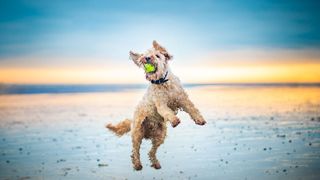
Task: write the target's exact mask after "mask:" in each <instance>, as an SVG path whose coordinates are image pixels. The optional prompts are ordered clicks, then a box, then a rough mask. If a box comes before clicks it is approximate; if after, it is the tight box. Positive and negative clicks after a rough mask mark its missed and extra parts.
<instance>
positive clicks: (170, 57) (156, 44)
mask: <svg viewBox="0 0 320 180" xmlns="http://www.w3.org/2000/svg"><path fill="white" fill-rule="evenodd" d="M152 45H153V48H154V49H155V50H158V51H159V52H160V53H161V54H163V55H164V57H166V60H170V59H172V56H171V55H170V54H169V53H168V51H167V50H166V49H165V48H164V47H162V46H161V45H160V44H159V43H158V42H157V41H155V40H154V41H153V42H152Z"/></svg>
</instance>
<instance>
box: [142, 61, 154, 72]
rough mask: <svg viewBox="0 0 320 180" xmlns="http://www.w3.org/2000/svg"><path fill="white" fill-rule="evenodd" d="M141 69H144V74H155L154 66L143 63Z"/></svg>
mask: <svg viewBox="0 0 320 180" xmlns="http://www.w3.org/2000/svg"><path fill="white" fill-rule="evenodd" d="M143 68H144V71H145V72H146V74H154V73H155V72H157V66H156V64H152V63H144V64H143Z"/></svg>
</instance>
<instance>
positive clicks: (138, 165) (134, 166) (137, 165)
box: [133, 164, 142, 171]
mask: <svg viewBox="0 0 320 180" xmlns="http://www.w3.org/2000/svg"><path fill="white" fill-rule="evenodd" d="M133 168H134V169H135V170H136V171H140V170H141V169H142V165H141V164H135V165H133Z"/></svg>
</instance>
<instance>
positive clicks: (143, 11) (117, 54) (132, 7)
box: [0, 0, 320, 66]
mask: <svg viewBox="0 0 320 180" xmlns="http://www.w3.org/2000/svg"><path fill="white" fill-rule="evenodd" d="M319 2H320V1H295V0H280V1H273V0H269V1H266V0H258V1H256V0H239V1H233V0H230V1H223V0H219V1H218V0H217V1H215V0H213V1H208V0H201V1H188V0H180V1H179V0H176V1H173V0H161V1H152V0H142V1H137V0H128V1H124V0H117V1H102V0H101V1H97V0H91V1H81V0H77V1H59V0H57V1H32V0H31V1H30V0H29V1H15V0H8V1H1V6H0V14H1V16H0V66H1V64H2V65H6V66H10V64H12V65H17V64H22V65H28V64H29V65H39V64H40V65H41V64H44V65H45V64H49V65H50V64H60V65H62V66H63V65H64V64H77V63H84V62H83V61H86V63H93V64H96V65H99V64H100V63H105V62H108V63H109V64H110V63H111V64H112V63H118V62H123V63H124V62H127V61H128V51H129V50H135V51H138V52H140V51H144V50H146V49H147V48H150V47H151V42H152V40H154V39H156V40H158V41H159V42H160V43H162V44H164V45H165V47H167V49H169V51H171V52H172V54H174V55H175V57H177V58H179V59H183V60H185V61H186V62H190V61H192V59H193V58H194V57H199V56H201V55H204V54H210V53H211V52H214V51H233V50H243V49H244V50H248V49H249V50H250V49H255V50H256V49H258V50H265V51H269V50H271V51H273V50H277V51H279V50H288V49H289V50H301V49H303V50H305V49H307V50H311V51H318V50H319V48H320V34H319V32H320V21H319V19H320V12H319V9H320V3H319ZM48 57H50V58H48ZM30 59H40V60H35V61H34V62H29V60H30ZM257 61H259V59H257Z"/></svg>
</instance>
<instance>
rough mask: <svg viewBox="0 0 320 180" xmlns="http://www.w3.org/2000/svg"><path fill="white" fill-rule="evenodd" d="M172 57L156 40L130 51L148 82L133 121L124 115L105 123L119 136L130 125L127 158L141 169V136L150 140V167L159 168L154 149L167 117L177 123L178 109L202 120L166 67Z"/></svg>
mask: <svg viewBox="0 0 320 180" xmlns="http://www.w3.org/2000/svg"><path fill="white" fill-rule="evenodd" d="M172 58H173V57H172V55H171V54H169V53H168V51H167V50H166V49H165V48H164V47H163V46H161V45H159V44H158V43H157V42H156V41H153V48H152V49H150V50H148V51H147V52H146V53H144V54H139V53H134V52H132V51H130V59H131V60H132V61H133V62H134V63H135V64H136V65H137V66H138V67H140V68H144V71H145V77H146V79H147V80H148V81H150V86H149V87H148V90H147V92H146V93H145V95H144V96H143V98H142V100H141V101H140V103H139V104H138V106H137V107H136V109H135V112H134V117H133V121H132V120H129V119H125V120H124V121H122V122H120V123H119V124H117V125H112V124H108V125H107V126H106V127H107V128H108V129H110V130H111V131H112V132H114V133H115V134H116V135H118V136H122V135H124V134H125V133H127V132H129V131H130V130H131V126H132V134H131V137H132V146H133V149H132V155H131V159H132V163H133V168H134V169H135V170H141V169H142V165H141V161H140V152H139V151H140V145H141V142H142V139H143V138H145V139H151V141H152V148H151V150H150V152H149V154H148V155H149V158H150V161H151V167H153V168H155V169H160V168H161V165H160V163H159V161H158V159H157V157H156V152H157V149H158V147H159V146H160V145H161V144H162V143H163V142H164V139H165V137H166V133H167V127H166V122H167V121H169V122H170V123H171V126H172V127H176V126H177V125H178V124H179V123H180V120H179V118H178V117H177V116H176V115H177V113H178V110H183V111H185V112H187V113H188V114H189V115H190V117H191V118H192V119H193V120H194V122H195V123H196V124H198V125H204V124H205V123H206V121H205V120H204V118H203V117H202V115H201V114H200V112H199V110H198V109H197V108H196V107H195V106H194V104H193V103H192V102H191V100H190V99H189V97H188V95H187V93H186V92H185V91H184V89H183V87H182V85H181V83H180V80H179V79H178V77H177V76H175V75H174V74H173V73H172V72H171V71H170V68H169V64H168V62H169V61H171V60H172Z"/></svg>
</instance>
